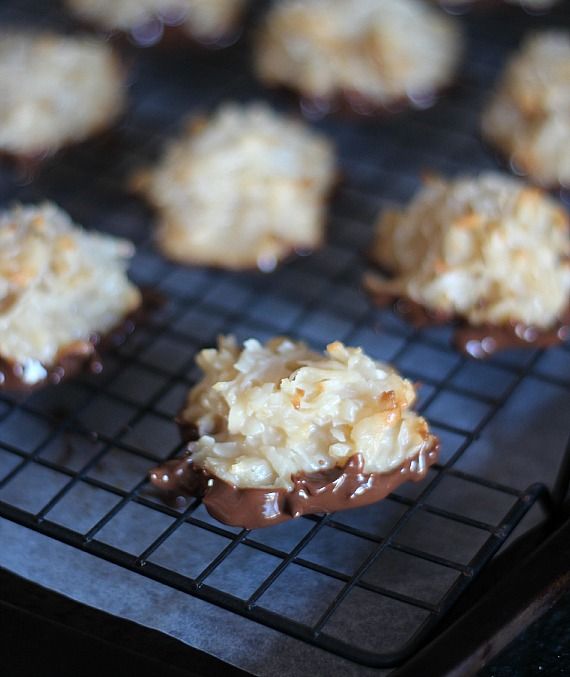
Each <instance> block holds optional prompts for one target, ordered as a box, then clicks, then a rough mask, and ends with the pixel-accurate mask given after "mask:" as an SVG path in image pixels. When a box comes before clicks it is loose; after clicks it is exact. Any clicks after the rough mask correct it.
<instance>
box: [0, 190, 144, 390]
mask: <svg viewBox="0 0 570 677" xmlns="http://www.w3.org/2000/svg"><path fill="white" fill-rule="evenodd" d="M133 252H134V249H133V246H132V245H131V243H129V242H127V241H125V240H119V239H117V238H114V237H111V236H109V235H102V234H99V233H89V232H86V231H84V230H82V229H81V228H80V227H79V226H76V225H75V224H74V223H72V221H71V219H70V218H69V216H68V215H67V214H66V213H65V212H64V211H62V210H61V209H59V208H58V207H56V206H55V205H52V204H47V203H46V204H43V205H40V206H37V207H36V206H17V207H14V208H12V209H9V210H5V211H4V212H2V213H0V387H3V388H17V387H24V388H26V387H33V386H36V385H39V384H41V383H44V382H58V381H60V380H61V379H62V378H63V376H65V375H66V372H67V373H69V372H74V371H78V370H79V368H80V366H81V365H82V364H83V363H85V362H86V361H89V360H90V359H92V358H93V355H94V351H95V345H96V341H97V338H96V337H99V338H100V337H103V336H105V335H106V334H107V333H109V332H111V331H112V330H114V329H115V328H117V327H118V326H119V325H120V324H121V323H122V322H123V321H124V320H125V318H126V316H128V315H129V314H131V313H133V312H134V311H135V310H136V309H137V308H138V307H139V305H140V303H141V294H140V292H139V290H138V289H137V288H136V287H135V286H133V285H132V284H131V283H130V282H129V280H128V279H127V276H126V267H127V265H128V260H129V258H130V257H131V256H132V254H133Z"/></svg>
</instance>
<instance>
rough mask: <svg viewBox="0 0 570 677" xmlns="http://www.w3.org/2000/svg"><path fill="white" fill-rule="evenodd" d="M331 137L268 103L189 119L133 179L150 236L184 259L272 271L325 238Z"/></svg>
mask: <svg viewBox="0 0 570 677" xmlns="http://www.w3.org/2000/svg"><path fill="white" fill-rule="evenodd" d="M336 178H337V173H336V167H335V159H334V152H333V148H332V145H331V144H330V142H329V141H328V140H327V139H326V138H324V137H323V136H321V135H320V134H317V133H316V132H314V131H312V130H311V129H310V128H309V127H308V126H307V125H305V124H303V123H302V122H299V121H297V120H295V119H292V118H289V117H287V116H284V115H280V114H278V113H276V112H274V111H273V110H271V109H270V108H269V107H268V106H266V105H265V104H260V103H253V104H246V105H241V104H226V105H223V106H221V108H219V109H218V110H217V111H216V112H215V113H213V114H212V115H211V116H210V117H207V118H203V117H201V118H194V119H192V120H190V122H189V124H188V126H187V129H186V130H185V131H184V132H183V133H182V134H181V135H180V137H179V138H177V139H174V140H173V141H171V142H170V143H169V145H168V146H167V148H166V150H165V152H164V155H163V157H162V159H161V160H160V161H159V162H158V164H157V165H156V166H155V167H153V168H150V169H149V170H147V171H143V172H139V173H138V174H137V175H136V176H135V177H134V179H133V182H132V187H133V188H134V189H135V190H136V191H137V192H139V193H141V194H142V195H143V196H144V197H145V198H146V199H147V201H148V202H149V203H150V204H151V205H152V206H153V207H154V208H155V210H156V213H157V219H158V226H157V230H156V241H157V244H158V246H159V248H160V250H161V251H162V253H163V254H164V255H165V256H166V257H167V258H169V259H172V260H174V261H177V262H180V263H187V264H195V265H209V266H216V267H220V268H229V269H235V270H243V269H250V268H255V267H257V268H259V269H260V270H263V271H266V272H267V271H271V270H273V269H274V268H275V266H276V265H277V263H278V262H279V261H281V260H282V259H283V258H285V257H287V256H288V255H289V254H290V253H291V252H293V251H294V250H295V249H303V250H312V249H315V248H317V247H319V246H320V245H321V244H322V242H323V240H324V227H325V218H326V213H327V197H328V195H329V193H330V191H331V189H332V187H333V185H334V183H335V181H336Z"/></svg>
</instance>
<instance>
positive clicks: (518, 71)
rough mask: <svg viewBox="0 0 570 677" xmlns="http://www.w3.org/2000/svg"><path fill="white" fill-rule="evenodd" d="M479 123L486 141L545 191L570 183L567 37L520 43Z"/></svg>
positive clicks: (554, 34) (553, 34)
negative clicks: (520, 45)
mask: <svg viewBox="0 0 570 677" xmlns="http://www.w3.org/2000/svg"><path fill="white" fill-rule="evenodd" d="M482 123H483V134H484V136H485V138H486V139H487V140H488V141H489V142H491V143H492V144H494V145H495V146H496V147H497V148H498V149H499V150H500V152H501V153H502V154H503V155H505V156H506V157H508V158H509V159H510V160H511V161H512V163H513V165H514V166H515V168H516V169H517V171H520V172H522V173H524V174H527V175H528V176H529V178H530V179H532V180H533V181H534V182H536V183H538V184H540V185H542V186H545V187H548V188H555V187H557V186H559V185H560V184H562V185H566V186H569V185H570V33H567V32H563V31H558V30H550V31H544V32H538V33H534V34H532V35H530V36H528V37H527V38H526V39H525V40H524V42H523V44H522V47H521V49H520V51H519V52H518V53H517V54H515V55H514V56H513V57H512V58H511V60H510V61H509V62H508V63H507V66H506V68H505V71H504V73H503V75H502V77H501V79H500V81H499V85H498V87H497V90H496V92H495V94H494V96H493V98H492V100H491V102H490V104H489V106H488V107H487V109H486V111H485V112H484V115H483V121H482Z"/></svg>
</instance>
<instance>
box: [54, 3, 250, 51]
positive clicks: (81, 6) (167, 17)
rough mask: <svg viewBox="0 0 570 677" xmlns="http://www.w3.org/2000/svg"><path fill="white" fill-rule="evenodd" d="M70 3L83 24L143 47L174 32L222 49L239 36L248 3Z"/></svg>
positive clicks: (70, 6)
mask: <svg viewBox="0 0 570 677" xmlns="http://www.w3.org/2000/svg"><path fill="white" fill-rule="evenodd" d="M66 4H67V6H68V7H69V9H70V10H71V11H72V12H73V13H74V14H75V15H76V16H77V17H78V18H79V19H81V20H82V21H84V22H86V23H89V24H92V25H94V26H96V27H97V28H99V29H102V30H104V31H107V32H109V33H115V32H120V33H126V34H127V35H129V36H130V38H131V40H132V41H133V42H134V43H135V44H138V45H140V46H143V47H148V46H150V45H153V44H156V43H158V42H160V41H161V40H163V38H165V35H167V34H168V33H171V34H174V31H175V34H176V35H177V36H178V37H179V38H182V39H186V40H192V41H196V42H198V43H201V44H206V45H214V46H218V47H220V46H224V45H225V44H229V43H231V42H232V41H233V39H235V36H237V35H239V29H240V23H241V18H242V14H243V12H244V10H245V8H246V6H247V4H248V0H66ZM232 38H233V39H232Z"/></svg>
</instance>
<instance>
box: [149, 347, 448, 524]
mask: <svg viewBox="0 0 570 677" xmlns="http://www.w3.org/2000/svg"><path fill="white" fill-rule="evenodd" d="M197 363H198V365H199V366H200V368H201V369H202V371H203V372H204V376H203V378H202V380H201V381H200V382H199V383H198V384H197V385H196V386H195V387H194V388H193V389H192V390H191V391H190V393H189V395H188V399H187V402H186V405H185V406H184V408H183V410H182V412H181V413H180V415H179V423H180V424H181V426H182V429H183V431H187V430H188V428H189V427H192V428H194V430H195V438H196V439H195V441H193V442H191V443H190V444H189V447H188V451H189V453H188V455H187V456H186V457H185V458H183V459H178V460H175V461H169V462H167V463H166V464H165V465H164V466H161V467H160V468H157V469H155V470H154V471H152V472H151V480H152V481H153V483H154V484H155V485H156V486H158V487H161V488H163V489H167V490H169V491H170V492H171V493H174V494H176V493H190V494H199V495H202V494H203V495H204V503H205V504H206V507H207V508H208V510H209V511H210V512H211V513H212V514H213V515H214V516H215V517H217V518H219V519H221V520H222V521H224V522H227V523H230V524H236V525H239V526H244V527H248V528H255V527H259V526H267V525H269V524H275V523H278V522H281V521H283V520H285V519H290V518H291V517H297V516H299V515H301V514H307V513H314V512H332V511H334V510H341V509H344V508H350V507H356V506H359V505H364V504H367V503H371V502H374V501H377V500H379V499H381V498H383V497H385V496H386V495H387V494H388V493H390V491H392V490H393V489H394V488H395V487H396V486H398V485H399V484H401V483H402V482H403V481H405V480H408V479H412V480H419V479H421V478H423V477H424V476H425V474H426V472H427V469H428V467H429V466H430V465H431V464H432V463H434V462H435V460H436V458H437V450H438V442H437V439H436V438H435V437H434V436H433V435H431V434H430V432H429V430H428V425H427V423H426V421H425V419H423V418H422V417H421V416H419V415H417V414H416V413H414V412H413V411H412V410H411V406H412V404H413V403H414V400H415V399H416V392H415V389H414V386H413V385H412V383H410V382H409V381H407V380H406V379H404V378H402V377H401V376H399V375H398V374H397V373H396V372H395V371H394V369H392V368H391V367H389V366H388V365H386V364H383V363H381V362H376V361H374V360H373V359H372V358H370V357H368V356H367V355H366V354H365V353H364V352H363V350H362V349H361V348H348V347H345V346H344V345H343V344H342V343H340V342H338V341H335V342H334V343H331V344H330V345H328V346H327V349H326V351H325V353H324V354H321V353H317V352H314V351H312V350H310V349H309V348H308V347H307V346H306V345H305V344H303V343H299V342H295V341H292V340H290V339H287V338H283V337H279V338H275V339H272V340H270V341H268V342H267V343H266V344H265V345H262V344H261V343H259V342H258V341H257V340H254V339H250V340H248V341H246V342H245V343H244V345H243V347H240V346H238V344H237V343H236V341H235V339H234V338H233V337H231V336H230V337H225V338H224V337H222V338H220V340H219V343H218V347H217V348H213V349H208V350H203V351H201V352H200V353H199V355H198V357H197Z"/></svg>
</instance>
